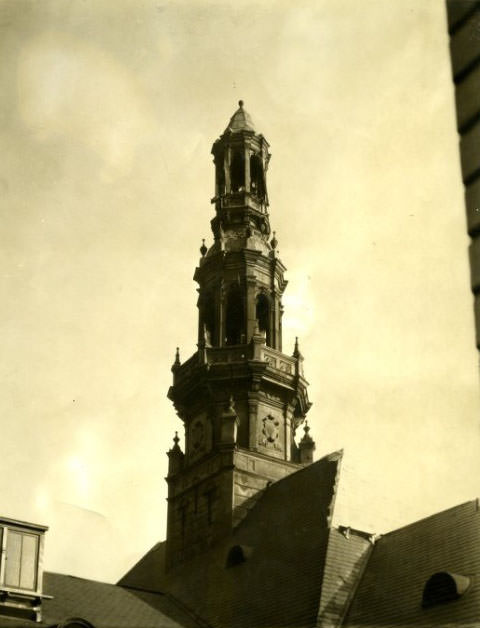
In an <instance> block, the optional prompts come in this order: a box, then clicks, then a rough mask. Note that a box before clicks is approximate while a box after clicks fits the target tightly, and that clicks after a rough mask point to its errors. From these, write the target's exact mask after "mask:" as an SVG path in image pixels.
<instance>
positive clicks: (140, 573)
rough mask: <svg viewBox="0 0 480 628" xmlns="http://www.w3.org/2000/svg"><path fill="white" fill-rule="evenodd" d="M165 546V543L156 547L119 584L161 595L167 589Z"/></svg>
mask: <svg viewBox="0 0 480 628" xmlns="http://www.w3.org/2000/svg"><path fill="white" fill-rule="evenodd" d="M165 546H166V542H165V541H162V542H161V543H157V544H156V545H154V546H153V547H152V549H151V550H150V551H148V552H147V553H146V554H145V555H144V556H142V558H141V559H140V560H139V561H138V562H137V563H136V564H135V565H134V566H133V567H132V568H131V569H130V571H128V572H127V573H126V574H125V575H124V576H123V577H122V578H121V579H120V580H119V581H118V583H117V584H119V585H120V586H124V587H130V588H133V589H144V590H146V591H156V592H159V593H161V592H162V591H163V590H164V588H165Z"/></svg>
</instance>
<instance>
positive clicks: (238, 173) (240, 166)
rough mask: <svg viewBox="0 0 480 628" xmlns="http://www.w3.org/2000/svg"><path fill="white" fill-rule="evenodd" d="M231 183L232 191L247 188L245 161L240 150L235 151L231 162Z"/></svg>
mask: <svg viewBox="0 0 480 628" xmlns="http://www.w3.org/2000/svg"><path fill="white" fill-rule="evenodd" d="M230 185H231V187H232V192H240V191H241V190H242V189H244V188H245V162H244V159H243V156H242V154H241V153H240V152H238V151H237V152H235V153H234V154H233V157H232V162H231V164H230Z"/></svg>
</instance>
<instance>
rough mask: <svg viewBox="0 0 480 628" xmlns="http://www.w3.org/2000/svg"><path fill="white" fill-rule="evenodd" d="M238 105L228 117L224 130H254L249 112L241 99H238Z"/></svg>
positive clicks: (234, 131)
mask: <svg viewBox="0 0 480 628" xmlns="http://www.w3.org/2000/svg"><path fill="white" fill-rule="evenodd" d="M238 105H239V107H238V109H237V111H235V113H234V114H233V116H232V117H231V118H230V122H229V123H228V126H227V128H226V130H227V131H230V132H231V133H236V132H237V131H255V127H254V125H253V121H252V118H251V116H250V114H249V113H248V112H247V111H245V109H244V108H243V100H239V101H238Z"/></svg>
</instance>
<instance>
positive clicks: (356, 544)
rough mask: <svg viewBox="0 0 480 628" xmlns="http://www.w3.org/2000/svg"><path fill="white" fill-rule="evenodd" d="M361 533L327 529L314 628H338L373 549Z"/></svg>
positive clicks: (343, 529) (370, 539)
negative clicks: (318, 604) (315, 626)
mask: <svg viewBox="0 0 480 628" xmlns="http://www.w3.org/2000/svg"><path fill="white" fill-rule="evenodd" d="M372 543H373V537H371V536H370V535H369V534H366V533H365V532H359V531H357V530H351V529H350V528H345V527H343V528H342V527H340V528H331V529H330V532H329V535H328V548H327V556H326V559H325V567H324V570H323V578H322V590H321V597H320V608H319V611H318V620H317V628H323V627H325V628H331V627H332V626H340V625H341V624H342V620H343V618H344V616H345V614H346V612H347V610H348V607H349V605H350V602H351V600H352V598H353V596H354V594H355V591H356V589H357V586H358V583H359V582H360V579H361V576H362V574H363V571H364V569H365V567H366V565H367V563H368V559H369V558H370V554H371V552H372V549H373V544H372Z"/></svg>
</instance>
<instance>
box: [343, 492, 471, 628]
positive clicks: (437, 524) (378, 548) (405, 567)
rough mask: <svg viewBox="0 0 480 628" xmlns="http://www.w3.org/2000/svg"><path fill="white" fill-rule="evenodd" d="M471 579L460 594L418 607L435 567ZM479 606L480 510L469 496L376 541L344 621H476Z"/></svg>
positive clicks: (385, 627)
mask: <svg viewBox="0 0 480 628" xmlns="http://www.w3.org/2000/svg"><path fill="white" fill-rule="evenodd" d="M444 571H447V572H453V573H455V574H460V575H465V576H468V577H470V578H472V579H473V583H474V584H473V586H472V587H471V589H470V590H468V591H467V592H466V593H465V594H464V595H463V596H462V597H461V598H460V599H458V600H456V601H454V602H449V603H448V604H440V605H438V606H433V607H432V608H428V609H425V608H422V594H423V589H424V586H425V584H426V582H427V580H428V579H429V578H430V577H431V576H432V575H433V574H435V573H438V572H444ZM479 610H480V513H479V509H478V502H476V501H472V502H467V503H465V504H462V505H460V506H456V507H455V508H450V509H449V510H445V511H444V512H440V513H438V514H435V515H433V516H431V517H427V518H426V519H422V520H421V521H417V522H415V523H412V524H410V525H408V526H405V527H404V528H400V529H398V530H394V531H393V532H389V533H388V534H386V535H385V536H383V537H381V538H380V539H379V540H377V542H376V543H375V546H374V549H373V551H372V555H371V558H370V560H369V561H368V565H367V567H366V569H365V572H364V576H363V578H362V580H361V582H360V585H359V587H358V589H357V593H356V595H355V597H354V600H353V602H352V605H351V607H350V610H349V612H348V615H347V618H346V622H345V624H344V625H345V626H348V628H354V627H355V628H360V627H362V628H365V627H366V626H368V627H369V628H375V627H377V626H381V627H382V628H398V627H399V626H415V627H420V626H423V627H431V628H433V627H434V626H435V627H437V626H445V625H449V626H455V627H456V628H460V627H462V628H465V627H467V626H472V627H473V626H478V620H479Z"/></svg>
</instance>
